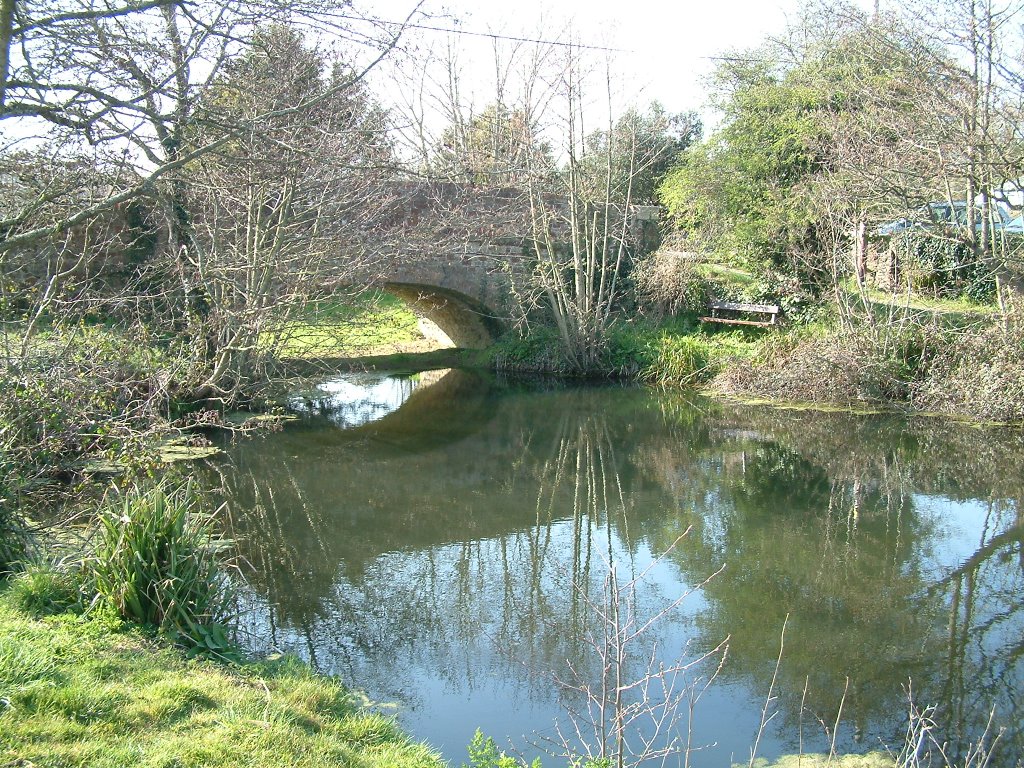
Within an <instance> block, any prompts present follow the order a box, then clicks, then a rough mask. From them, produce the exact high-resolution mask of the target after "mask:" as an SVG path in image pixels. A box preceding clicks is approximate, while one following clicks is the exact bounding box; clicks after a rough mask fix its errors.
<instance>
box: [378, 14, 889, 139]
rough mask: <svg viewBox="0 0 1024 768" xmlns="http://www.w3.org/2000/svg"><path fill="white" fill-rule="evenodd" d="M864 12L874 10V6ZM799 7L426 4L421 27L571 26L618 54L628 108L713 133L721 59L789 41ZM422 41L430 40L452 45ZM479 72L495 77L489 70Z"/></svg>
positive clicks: (554, 34)
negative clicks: (652, 110) (690, 119)
mask: <svg viewBox="0 0 1024 768" xmlns="http://www.w3.org/2000/svg"><path fill="white" fill-rule="evenodd" d="M365 1H366V4H365V6H364V7H365V9H366V10H367V11H368V12H369V13H371V14H372V15H375V16H377V17H378V18H381V19H388V20H391V19H393V20H399V19H402V18H404V17H405V16H406V15H408V13H409V11H410V10H411V9H412V8H413V7H414V2H411V1H410V0H372V1H371V0H365ZM859 4H861V5H862V6H864V7H871V6H872V5H873V0H859ZM799 5H800V0H699V1H697V0H660V1H659V0H547V2H543V1H542V0H447V1H445V0H424V2H423V4H422V6H421V10H422V11H424V12H426V13H427V14H430V15H433V14H437V16H436V17H434V18H431V19H429V20H421V22H420V23H423V24H426V25H432V26H437V27H444V28H449V27H458V28H460V29H463V30H466V31H472V32H483V33H486V32H500V33H503V34H506V35H520V36H524V37H530V38H535V37H542V38H548V39H551V38H555V39H557V38H558V37H560V33H561V32H562V30H564V29H565V28H566V25H567V21H568V20H571V24H572V27H573V30H574V31H575V32H576V33H578V35H579V36H580V38H581V39H582V41H583V42H584V43H586V44H590V45H595V46H607V47H611V48H615V49H617V50H618V52H616V53H615V59H616V65H617V68H618V71H619V72H621V73H622V74H623V75H624V76H625V77H624V82H625V83H626V86H625V88H624V92H623V94H622V95H621V98H622V99H623V100H635V102H636V103H637V104H638V105H645V104H647V103H649V102H650V101H651V100H657V101H659V102H660V103H661V104H662V105H663V106H664V107H665V108H666V109H667V110H668V111H669V112H682V111H688V110H696V111H697V112H699V113H700V114H701V116H702V117H703V118H704V122H705V125H713V124H714V122H715V119H716V116H715V114H714V111H713V109H712V108H711V107H710V105H709V104H708V98H707V88H706V86H705V79H706V77H707V75H708V74H709V73H710V71H711V70H712V67H713V65H714V57H716V56H719V55H721V54H723V53H727V52H730V51H738V50H743V49H748V48H752V47H754V46H756V45H757V44H758V43H760V42H761V41H762V40H763V39H764V38H765V36H767V35H771V34H779V33H781V32H782V30H783V29H784V28H785V26H786V21H787V18H795V17H796V15H797V12H798V8H799ZM446 14H447V15H446ZM418 34H420V35H422V36H423V39H424V40H428V39H430V38H434V39H435V40H436V41H443V40H444V39H445V37H446V36H445V35H444V34H443V33H436V32H427V31H422V30H421V31H420V32H419V33H418ZM457 39H459V40H460V41H461V42H462V43H463V44H464V46H465V49H466V52H467V55H470V52H471V51H474V50H475V51H478V52H479V55H480V56H482V57H483V59H484V61H486V58H487V56H488V52H489V51H490V46H491V43H490V41H488V40H486V39H482V38H479V37H474V36H469V35H463V36H460V37H459V38H457ZM471 69H473V68H471ZM475 69H476V70H477V71H488V66H487V64H486V63H484V64H480V65H478V66H476V67H475Z"/></svg>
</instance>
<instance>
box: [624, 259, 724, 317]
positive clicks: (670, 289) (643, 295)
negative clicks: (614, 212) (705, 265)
mask: <svg viewBox="0 0 1024 768" xmlns="http://www.w3.org/2000/svg"><path fill="white" fill-rule="evenodd" d="M697 264H698V257H697V255H696V254H692V253H678V252H666V251H658V252H657V253H654V254H651V255H650V256H648V257H647V258H646V259H644V260H642V261H640V262H637V264H636V266H635V267H634V268H633V273H632V277H633V281H634V283H635V285H636V293H637V301H638V302H639V303H640V306H641V307H643V308H645V309H648V310H653V311H654V313H655V314H661V315H664V314H668V315H678V314H682V313H684V312H703V311H704V310H705V309H707V305H708V300H709V299H710V298H711V294H712V292H713V291H712V290H711V286H710V283H709V282H708V280H707V279H706V278H704V277H702V276H701V275H700V273H699V272H698V270H697Z"/></svg>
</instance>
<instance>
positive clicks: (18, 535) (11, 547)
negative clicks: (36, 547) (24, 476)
mask: <svg viewBox="0 0 1024 768" xmlns="http://www.w3.org/2000/svg"><path fill="white" fill-rule="evenodd" d="M2 481H3V479H2V478H0V482H2ZM29 541H30V539H29V534H28V530H27V528H26V525H25V522H24V521H23V520H22V519H21V516H20V515H19V514H18V513H17V512H15V511H14V510H13V508H12V507H11V505H10V503H9V498H8V494H6V493H4V490H3V489H0V579H2V578H3V577H5V576H7V575H10V574H11V573H13V572H14V571H15V570H16V569H17V567H18V564H19V563H20V562H21V561H22V559H23V558H24V557H25V554H26V553H27V551H28V546H29Z"/></svg>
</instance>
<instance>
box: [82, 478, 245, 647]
mask: <svg viewBox="0 0 1024 768" xmlns="http://www.w3.org/2000/svg"><path fill="white" fill-rule="evenodd" d="M99 526H100V530H99V542H98V544H97V546H96V551H95V553H94V555H93V557H92V559H91V560H90V562H89V564H88V565H89V570H90V571H91V572H92V577H93V579H94V590H95V594H96V599H97V600H99V601H101V602H103V603H106V604H108V605H110V606H112V607H113V608H114V609H115V610H116V611H117V612H118V613H119V614H120V615H121V616H122V617H124V618H125V619H127V620H129V621H135V622H139V623H142V624H148V625H151V626H154V627H157V628H158V629H159V630H160V631H161V632H162V633H164V634H166V635H168V636H170V637H171V638H172V639H174V640H175V641H176V642H178V643H180V644H182V645H184V646H186V647H188V648H190V649H193V650H195V651H199V652H202V651H209V652H213V653H224V652H226V651H228V650H229V649H230V647H231V644H230V642H229V640H228V637H227V631H226V629H225V622H226V621H227V619H228V616H229V612H228V605H229V601H228V597H229V595H228V589H227V579H226V577H225V573H224V570H223V565H222V562H221V559H220V557H219V555H218V546H217V544H218V542H217V539H216V537H215V536H214V529H213V519H212V517H211V516H210V515H209V514H206V513H204V512H203V511H202V509H201V506H200V499H199V496H198V494H197V492H196V491H195V490H194V489H193V488H192V487H191V486H190V485H184V486H181V487H178V488H175V489H170V490H168V489H166V488H164V487H162V486H156V487H151V488H138V487H133V488H131V489H129V490H128V491H126V492H125V493H124V494H123V495H121V496H120V498H118V499H115V500H112V501H109V502H108V503H107V505H106V507H105V508H104V509H103V510H102V511H101V513H100V518H99Z"/></svg>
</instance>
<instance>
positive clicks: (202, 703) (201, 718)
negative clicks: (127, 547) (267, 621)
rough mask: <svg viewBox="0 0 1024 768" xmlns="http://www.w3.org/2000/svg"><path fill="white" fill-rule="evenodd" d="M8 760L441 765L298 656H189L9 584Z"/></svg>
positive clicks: (265, 767)
mask: <svg viewBox="0 0 1024 768" xmlns="http://www.w3.org/2000/svg"><path fill="white" fill-rule="evenodd" d="M0 765H9V766H16V765H17V766H31V765H40V766H42V765H62V766H90V768H106V767H107V766H109V768H124V767H125V766H169V765H202V766H204V768H218V767H219V766H224V767H225V768H227V767H228V766H230V767H231V768H235V767H236V766H239V765H245V766H248V767H249V768H279V767H280V766H284V765H287V766H296V767H301V766H310V768H312V767H313V766H322V765H354V766H365V767H366V768H377V767H379V768H392V767H401V768H440V767H441V766H442V765H443V763H442V761H441V760H440V758H439V757H438V756H437V755H436V754H435V753H434V752H433V751H432V750H431V749H430V748H429V747H427V746H425V745H422V744H416V743H414V742H412V741H411V740H410V739H409V738H408V737H407V736H405V735H404V734H403V733H401V732H400V731H399V729H398V727H397V726H396V725H395V723H394V721H393V720H392V719H391V718H388V717H385V716H384V715H381V714H379V713H375V712H373V711H372V710H370V709H368V708H367V707H366V702H365V701H364V700H363V699H362V698H361V697H360V696H359V695H358V694H356V693H354V692H352V691H349V690H347V689H346V688H344V687H343V686H342V685H341V684H340V683H339V682H338V681H337V680H335V679H333V678H330V677H326V676H322V675H317V674H315V673H314V672H312V671H311V670H310V668H309V667H308V666H306V665H305V664H304V663H302V662H300V661H298V660H296V659H294V658H288V657H284V658H277V659H274V660H268V661H262V662H254V663H241V664H226V663H219V662H216V661H211V660H200V659H189V658H187V657H186V656H185V654H184V653H183V652H182V651H181V650H179V649H176V648H174V647H171V646H169V645H168V644H167V643H166V642H165V641H161V640H158V639H155V638H153V637H151V636H149V635H147V634H145V633H144V632H142V631H141V630H139V629H138V628H134V627H131V626H129V625H127V624H125V623H123V622H121V621H119V620H117V619H116V618H114V617H112V616H111V615H110V614H107V613H93V614H92V615H89V616H83V615H80V614H79V613H77V612H75V611H74V610H68V609H61V608H59V607H55V606H54V605H53V604H52V603H49V602H48V601H47V600H46V599H45V595H42V594H39V593H38V592H37V591H35V590H34V588H33V586H32V585H31V583H30V582H28V581H18V580H17V579H15V580H14V581H13V582H12V583H10V584H8V585H0Z"/></svg>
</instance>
